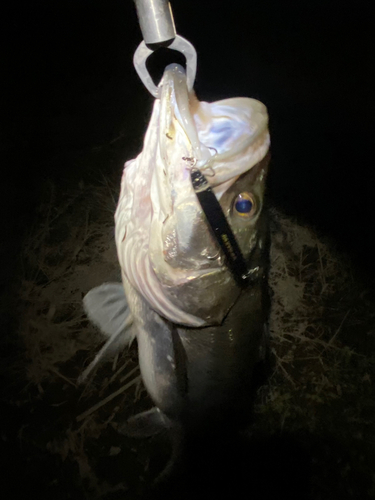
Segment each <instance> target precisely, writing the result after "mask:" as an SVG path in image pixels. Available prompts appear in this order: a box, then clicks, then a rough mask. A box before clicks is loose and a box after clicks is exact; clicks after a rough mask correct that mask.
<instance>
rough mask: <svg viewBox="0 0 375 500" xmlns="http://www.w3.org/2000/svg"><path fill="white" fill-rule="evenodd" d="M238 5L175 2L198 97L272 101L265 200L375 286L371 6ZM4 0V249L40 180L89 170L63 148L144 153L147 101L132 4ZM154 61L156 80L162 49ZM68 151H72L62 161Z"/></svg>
mask: <svg viewBox="0 0 375 500" xmlns="http://www.w3.org/2000/svg"><path fill="white" fill-rule="evenodd" d="M244 5H245V4H244V2H242V1H237V0H234V1H232V2H217V1H210V0H208V1H207V0H206V1H205V2H186V1H181V0H175V1H174V2H173V11H174V18H175V22H176V29H177V32H178V33H179V34H181V35H182V36H184V37H185V38H187V39H188V40H190V41H191V42H192V43H193V44H194V46H195V48H196V50H197V53H198V72H197V78H196V85H195V88H196V92H197V95H198V97H199V98H200V99H201V100H208V101H213V100H217V99H221V98H226V97H234V96H248V97H254V98H257V99H259V100H261V101H263V102H264V103H265V104H266V105H267V107H268V110H269V115H270V128H271V138H272V158H273V160H272V169H271V173H270V177H269V182H268V193H269V197H270V199H271V202H273V203H274V204H276V205H277V206H278V207H280V208H282V209H283V210H285V211H286V212H287V213H289V214H292V215H295V216H297V217H299V218H302V219H304V220H306V221H307V222H309V223H312V224H313V225H315V226H316V227H318V228H319V229H320V230H321V231H322V232H324V233H326V234H328V235H330V236H331V237H332V238H333V239H334V240H335V241H336V242H337V246H338V248H339V249H340V250H341V251H343V252H347V253H349V254H350V255H351V256H352V257H353V259H354V261H355V263H356V264H357V265H358V267H359V268H360V270H361V271H362V273H363V275H364V276H365V277H366V278H368V279H369V283H371V281H372V278H373V277H374V269H375V266H374V259H373V251H372V243H371V242H372V239H373V238H372V234H373V228H374V224H373V217H372V215H371V214H372V210H371V206H372V199H373V190H374V177H373V167H372V163H373V160H372V154H371V153H372V142H373V137H374V105H375V104H374V98H373V76H374V73H373V55H374V53H373V46H374V44H373V34H372V28H373V26H372V22H371V19H372V15H371V11H370V2H359V3H358V2H357V3H355V4H348V3H346V4H345V3H342V2H341V3H340V2H333V1H332V0H329V1H326V2H320V1H318V2H306V1H298V2H297V1H294V2H274V1H268V0H262V1H261V2H247V3H246V7H245V8H244ZM8 9H9V10H8V12H5V15H3V16H2V21H1V22H2V29H1V31H2V36H3V38H4V43H3V50H5V63H4V59H3V71H2V75H3V76H2V80H3V81H2V84H3V85H4V84H5V90H3V91H2V93H1V99H2V109H3V112H2V122H3V123H2V125H3V138H2V152H1V155H2V183H1V187H2V190H1V191H2V194H1V199H2V202H3V203H4V208H3V214H4V213H6V214H7V217H6V221H5V224H6V228H5V229H4V230H3V235H6V238H5V242H6V246H7V247H8V250H9V248H14V245H13V242H12V237H15V236H17V235H18V234H19V233H20V231H22V226H23V224H27V223H28V222H29V221H28V216H29V215H30V214H31V213H32V212H33V210H34V208H35V206H36V204H37V203H38V186H39V185H40V183H41V181H42V180H43V179H46V178H52V179H54V180H56V181H57V182H60V181H61V182H64V183H65V182H69V179H70V178H71V179H72V182H77V177H79V176H80V175H81V176H82V177H83V176H85V175H86V176H87V175H88V176H89V173H88V172H81V173H79V172H76V168H75V166H74V162H73V163H71V162H70V161H69V155H68V154H67V152H69V151H74V150H76V151H77V150H82V149H84V148H90V147H95V146H100V145H102V144H105V143H108V142H109V141H111V140H113V139H114V138H115V137H117V136H118V135H119V134H120V132H121V133H122V134H123V137H122V142H123V158H119V161H118V163H117V164H116V165H115V166H112V168H118V169H121V163H122V162H123V161H125V160H126V159H129V158H131V157H133V156H134V155H135V154H136V153H137V152H138V151H139V150H140V147H141V143H142V139H143V134H144V131H145V127H146V123H147V120H148V117H149V114H150V109H151V104H152V98H151V96H150V95H148V92H147V91H146V89H145V88H144V87H143V85H142V83H141V82H140V81H139V79H138V77H137V75H136V73H135V71H134V69H133V66H132V57H133V54H134V51H135V49H136V47H137V45H138V44H139V42H140V40H141V33H140V30H139V27H138V23H137V18H136V14H135V9H134V5H133V2H132V1H131V0H123V1H122V2H121V1H109V2H108V1H106V2H104V1H103V2H101V1H93V2H87V1H84V0H81V1H79V2H71V1H69V0H68V1H64V2H62V1H57V2H53V3H52V4H51V3H47V2H42V1H37V2H33V4H32V5H31V4H30V3H26V2H25V3H17V4H14V6H13V7H8ZM153 59H154V62H155V66H156V69H155V70H154V72H153V74H154V75H155V77H156V78H157V77H158V75H159V74H160V71H161V69H162V68H163V67H164V66H163V62H164V58H163V55H161V56H160V57H159V60H158V57H157V54H155V56H154V58H153ZM167 60H168V61H169V59H168V57H167ZM151 65H152V61H151ZM158 69H159V72H158ZM4 109H5V112H4ZM124 130H126V134H125V135H124ZM64 153H65V157H66V161H64V160H61V159H60V160H59V161H57V162H56V161H55V158H56V156H58V155H60V158H61V157H63V156H64ZM108 168H110V166H109V165H103V169H104V170H106V169H108ZM2 222H3V223H4V220H3V221H2ZM11 253H12V254H13V253H14V251H11Z"/></svg>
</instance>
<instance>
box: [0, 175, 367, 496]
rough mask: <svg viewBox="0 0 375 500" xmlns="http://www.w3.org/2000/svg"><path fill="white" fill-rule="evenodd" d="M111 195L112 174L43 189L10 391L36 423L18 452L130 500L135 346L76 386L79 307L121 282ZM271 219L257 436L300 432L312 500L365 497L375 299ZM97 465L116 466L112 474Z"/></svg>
mask: <svg viewBox="0 0 375 500" xmlns="http://www.w3.org/2000/svg"><path fill="white" fill-rule="evenodd" d="M117 190H118V186H117V187H116V185H115V182H114V181H112V180H111V179H110V178H109V177H104V176H103V179H101V181H100V182H99V183H97V184H96V185H95V186H94V185H85V184H84V183H83V182H82V183H79V184H78V186H77V187H76V188H74V189H69V190H66V191H64V192H59V191H58V189H57V188H56V186H54V185H53V184H51V183H50V184H47V186H46V192H45V196H44V201H43V203H42V204H41V205H40V207H39V210H38V213H37V214H36V218H35V224H34V226H33V227H32V228H31V229H30V232H29V235H28V238H27V239H26V241H25V245H24V251H23V255H22V259H21V263H20V267H19V283H20V287H19V294H18V318H19V328H18V334H19V340H20V345H21V346H22V350H21V351H20V354H19V356H18V357H17V358H16V359H15V362H14V365H13V366H11V367H10V368H9V370H10V372H11V373H12V377H13V379H14V380H17V381H18V386H17V387H18V388H19V389H17V390H15V389H14V386H13V385H11V386H10V388H9V390H8V394H7V396H6V400H7V403H8V404H10V405H12V406H14V407H17V408H21V409H25V412H26V414H27V415H29V416H30V418H29V417H25V419H24V420H25V422H24V423H23V425H22V426H21V428H20V429H19V430H18V438H17V440H16V443H17V444H16V446H26V447H29V448H28V449H29V451H28V454H29V455H28V456H29V457H31V458H30V460H31V459H34V460H39V461H40V463H41V464H43V463H44V461H48V460H49V458H48V457H49V456H51V455H54V456H57V457H59V460H61V463H62V464H63V466H62V467H65V469H66V470H67V471H68V472H67V474H68V476H69V481H70V484H71V488H73V489H74V491H76V492H79V494H80V495H81V498H104V497H106V498H107V495H108V498H115V497H113V495H116V494H117V493H118V494H119V495H121V494H123V491H128V494H129V495H130V496H129V498H130V497H133V498H136V497H137V495H138V494H139V490H140V489H142V484H144V481H146V479H145V478H146V476H147V467H148V445H147V444H145V443H138V444H134V443H127V441H126V440H125V441H121V442H122V443H123V444H122V445H121V446H119V444H118V443H119V441H118V437H117V434H116V429H117V426H118V422H121V421H123V420H124V419H125V418H126V417H127V416H128V415H130V414H133V413H135V412H136V411H139V410H142V409H146V408H148V407H149V405H150V402H149V400H148V399H147V396H146V394H145V391H144V389H143V386H142V384H141V381H140V378H139V372H138V363H137V352H136V346H135V345H133V346H132V347H130V348H129V349H127V350H125V351H124V352H123V353H121V354H120V355H118V356H117V357H116V358H115V359H114V360H109V361H108V362H107V363H104V364H103V365H102V366H101V367H100V368H99V370H98V372H97V374H96V375H95V376H94V377H93V378H92V379H91V381H90V383H88V384H87V385H86V386H85V387H83V388H82V387H78V386H77V379H78V376H79V375H80V373H81V372H82V371H83V369H84V368H85V367H86V366H87V364H88V363H89V362H90V361H91V360H92V359H93V357H94V356H95V354H96V352H97V350H98V349H99V347H100V345H101V344H102V342H103V339H102V338H101V336H100V334H99V333H98V332H97V331H96V329H95V328H94V327H93V326H92V325H91V324H90V323H89V322H88V321H87V319H86V317H85V315H84V313H83V310H82V297H83V296H84V295H85V294H86V293H87V292H88V291H89V290H90V289H91V288H93V287H94V286H97V285H99V284H101V283H102V282H105V281H111V280H116V281H117V280H119V269H118V264H117V257H116V249H115V242H114V235H113V213H114V209H115V205H116V197H117ZM271 220H272V248H271V272H270V285H271V288H272V294H273V300H272V304H273V306H272V314H271V323H270V326H271V334H272V340H271V349H272V353H273V358H274V364H273V369H272V373H271V375H270V377H269V380H268V383H267V384H266V385H265V386H263V387H261V388H260V390H259V392H258V397H257V400H256V404H255V414H254V422H253V424H252V427H251V433H252V434H253V435H259V436H273V435H283V434H285V435H289V434H292V435H294V436H297V439H298V440H299V442H300V443H301V444H302V446H306V447H308V449H309V450H310V453H311V456H312V463H313V469H312V486H311V487H312V491H313V498H316V499H320V498H322V499H323V498H327V499H328V498H329V499H333V498H339V497H340V498H360V497H361V498H366V497H368V498H371V496H374V495H375V475H374V472H373V469H372V464H373V463H375V453H374V444H375V430H374V423H375V403H374V401H375V397H374V396H375V394H374V386H373V381H374V377H375V368H374V367H375V342H374V337H375V335H374V332H375V328H374V316H375V311H374V307H373V304H372V303H371V301H370V299H368V298H367V295H366V290H365V289H364V288H363V286H362V285H361V283H360V282H358V280H357V279H356V277H355V272H354V271H353V269H352V267H351V265H350V262H349V261H348V260H347V259H346V258H345V257H343V256H342V255H339V253H338V252H337V251H336V250H335V249H334V248H333V246H332V244H331V243H329V242H327V241H325V240H324V239H323V238H321V237H319V236H318V235H317V234H316V233H315V232H314V231H313V230H312V229H309V228H307V227H304V226H303V225H301V224H299V223H297V222H296V221H293V220H292V219H291V218H288V217H286V216H284V215H283V214H281V213H280V212H278V211H276V210H271ZM4 432H6V430H5V431H4ZM316 443H320V444H316ZM327 443H329V444H327ZM36 450H37V451H36ZM26 455H27V453H26ZM103 461H104V462H105V463H106V461H110V462H111V464H112V465H111V466H110V467H109V468H110V469H111V474H109V476H111V477H110V479H111V480H109V479H108V470H109V469H108V467H107V468H104V469H105V470H103V468H101V466H100V464H101V463H102V462H103ZM68 463H69V464H70V466H68ZM114 464H115V465H114ZM124 464H125V465H126V467H125V468H124ZM71 466H72V467H73V468H72V467H71ZM327 471H329V473H328V472H327ZM55 476H56V473H55V471H52V472H51V473H50V476H48V474H47V477H46V478H45V481H46V488H47V489H48V488H49V489H48V491H49V494H50V495H51V494H54V492H55V491H57V490H58V487H59V485H60V482H59V481H62V479H61V478H60V479H59V478H58V477H55ZM359 484H360V486H359ZM54 488H55V490H54ZM116 492H117V493H116ZM72 495H73V493H72ZM111 495H112V496H111ZM132 495H133V496H132ZM363 495H365V496H363ZM73 496H74V495H73ZM66 498H68V497H66ZM116 498H117V497H116ZM119 498H120V496H119ZM137 498H138V497H137Z"/></svg>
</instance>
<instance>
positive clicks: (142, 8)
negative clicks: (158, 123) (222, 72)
mask: <svg viewBox="0 0 375 500" xmlns="http://www.w3.org/2000/svg"><path fill="white" fill-rule="evenodd" d="M135 4H136V7H137V14H138V19H139V24H140V26H141V31H142V35H143V41H142V42H141V43H140V45H139V46H138V48H137V50H136V51H135V54H134V58H133V63H134V68H135V70H136V72H137V73H138V76H139V78H140V79H141V80H142V82H143V84H144V86H145V87H146V88H147V90H148V91H149V92H150V93H151V94H152V95H153V96H154V97H156V98H159V97H160V96H159V88H158V87H157V86H156V85H155V83H154V82H153V80H152V78H151V76H150V74H149V72H148V71H147V68H146V60H147V58H148V57H149V56H150V55H151V54H152V53H153V52H154V51H155V50H157V49H158V48H159V47H162V46H167V47H168V48H169V49H173V50H177V51H178V52H181V53H182V54H183V55H184V56H185V59H186V81H187V87H188V90H189V92H190V91H191V90H192V89H193V85H194V80H195V75H196V72H197V53H196V51H195V48H194V47H193V45H192V44H191V43H190V42H188V41H187V40H185V38H183V37H182V36H179V35H176V30H175V26H174V21H173V15H172V10H171V7H170V4H169V2H168V1H167V0H135Z"/></svg>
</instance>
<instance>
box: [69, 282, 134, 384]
mask: <svg viewBox="0 0 375 500" xmlns="http://www.w3.org/2000/svg"><path fill="white" fill-rule="evenodd" d="M83 306H84V309H85V312H86V314H87V316H88V318H89V319H90V321H91V322H92V323H93V324H94V325H96V326H97V327H98V328H99V329H100V331H101V332H102V333H103V334H104V335H105V336H106V337H108V340H107V342H106V343H105V344H104V346H103V347H102V348H101V349H100V351H99V352H98V354H97V355H96V356H95V358H94V360H93V361H92V362H91V363H90V364H89V366H88V367H87V368H86V370H85V371H84V372H83V373H82V374H81V375H80V377H79V378H78V383H79V384H81V383H82V382H84V381H85V380H86V379H87V377H88V376H89V375H90V373H92V371H93V370H94V369H95V368H96V366H97V365H98V363H99V362H100V361H102V360H103V359H105V358H106V357H107V356H109V355H111V354H114V353H116V352H118V351H119V350H121V349H122V348H123V347H124V346H125V345H127V344H130V343H131V342H132V340H133V339H134V332H133V329H132V328H131V326H132V322H133V318H132V316H131V313H130V310H129V308H128V304H127V301H126V297H125V292H124V288H123V286H122V284H121V283H104V284H103V285H100V286H98V287H96V288H93V289H92V290H90V291H89V292H88V293H87V294H86V296H85V297H84V299H83Z"/></svg>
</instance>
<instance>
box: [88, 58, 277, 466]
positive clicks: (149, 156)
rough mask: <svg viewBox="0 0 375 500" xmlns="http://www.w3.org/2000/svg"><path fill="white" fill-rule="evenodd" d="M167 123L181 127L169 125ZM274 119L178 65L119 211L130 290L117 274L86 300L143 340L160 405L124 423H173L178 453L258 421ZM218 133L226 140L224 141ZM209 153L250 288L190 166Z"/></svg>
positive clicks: (205, 165)
mask: <svg viewBox="0 0 375 500" xmlns="http://www.w3.org/2000/svg"><path fill="white" fill-rule="evenodd" d="M223 110H225V115H224V116H223ZM223 121H224V122H227V123H223ZM166 123H168V130H170V129H171V128H173V135H171V134H166V133H165V130H167V129H166V127H165V124H166ZM171 124H172V127H171ZM267 126H268V116H267V111H266V108H265V106H264V105H263V104H261V103H259V101H256V100H254V99H246V98H238V99H226V100H225V101H219V102H218V103H202V105H200V103H199V101H198V100H197V99H196V97H195V95H194V93H193V91H190V92H189V91H188V88H187V84H186V76H185V72H184V70H183V68H181V67H180V66H178V65H171V66H169V67H167V68H166V70H165V72H164V77H163V80H162V82H161V84H160V99H159V100H158V101H156V102H155V105H154V110H153V114H152V117H151V120H150V125H149V128H148V131H147V133H146V136H145V141H144V145H143V151H142V152H141V154H140V155H139V156H138V157H137V158H136V160H132V161H130V162H127V163H126V165H125V169H124V174H123V179H122V183H121V193H120V198H119V203H118V206H117V210H116V214H115V222H116V245H117V251H118V257H119V263H120V266H121V270H122V277H123V286H124V290H125V294H124V293H123V291H120V290H119V288H118V285H117V286H108V284H107V285H103V286H106V289H105V290H106V293H107V294H112V296H111V297H110V298H108V297H107V299H106V300H103V286H102V287H98V288H97V289H94V290H92V291H90V292H89V294H88V296H89V297H90V300H87V299H86V300H85V309H86V312H87V314H88V316H89V318H91V319H92V320H93V321H94V322H95V324H97V325H99V326H100V325H101V321H100V316H101V314H102V315H103V317H105V321H106V323H105V325H106V331H105V333H106V335H107V336H109V337H110V338H109V340H108V342H110V341H111V336H113V335H115V334H116V335H117V336H118V335H119V324H121V316H119V315H121V314H123V321H124V323H123V324H124V325H125V326H124V331H123V337H124V338H127V339H131V338H133V337H135V338H136V339H137V342H138V354H139V364H140V370H141V374H142V378H143V382H144V385H145V387H146V389H147V391H148V394H149V395H150V397H151V399H152V401H153V402H154V404H155V407H154V409H150V410H148V411H146V412H143V413H141V414H139V415H135V416H133V417H131V418H130V419H129V420H128V421H127V422H126V423H125V424H124V426H123V427H122V430H121V432H123V433H125V434H127V435H128V436H133V437H142V436H143V437H147V436H150V435H153V434H155V433H157V432H160V431H161V430H162V429H165V428H167V429H170V431H171V435H172V436H174V438H175V440H174V445H173V446H172V459H174V458H175V457H176V449H177V447H178V446H180V444H181V442H182V441H183V440H181V433H182V434H183V435H190V436H191V435H194V434H201V433H202V432H203V433H204V434H206V433H208V432H214V431H218V430H219V431H220V433H222V432H224V431H225V430H232V429H233V428H237V427H238V426H239V425H243V424H245V423H246V422H247V421H248V419H249V412H250V409H251V402H252V399H251V394H252V389H253V373H254V370H255V369H256V366H257V364H258V363H259V362H261V361H263V360H264V357H265V352H266V350H267V345H268V316H269V311H270V299H269V293H268V266H269V229H268V216H267V212H266V210H265V209H264V202H263V198H264V190H265V181H266V177H267V169H268V163H269V154H268V149H269V134H268V128H267ZM232 132H233V134H232ZM225 134H226V135H225ZM191 135H193V137H192V141H193V142H194V145H193V144H192V142H191V141H190V136H191ZM218 143H220V144H221V145H222V147H223V148H224V149H222V150H221V151H215V150H213V148H211V145H212V144H218ZM197 144H198V146H197ZM197 147H199V149H200V151H197ZM160 151H164V152H165V154H160ZM194 155H196V156H194ZM198 156H199V157H198ZM198 162H199V168H200V169H201V171H202V172H211V174H212V175H211V177H210V176H207V177H206V179H207V181H208V183H210V185H211V186H212V187H213V186H215V189H214V190H212V191H211V195H212V196H214V197H215V196H216V198H215V204H216V205H217V207H218V209H219V211H220V210H221V212H222V217H224V219H225V224H226V226H225V227H227V228H228V230H229V231H230V232H231V235H232V237H233V239H234V240H235V242H236V248H237V247H238V251H239V252H240V253H241V256H242V258H243V264H244V266H246V268H247V270H249V272H250V273H251V279H250V280H249V282H248V284H247V285H248V286H246V287H245V288H242V287H240V286H238V283H237V281H236V279H235V278H234V276H233V274H232V272H231V269H230V266H228V261H227V260H226V257H225V254H223V251H222V249H221V248H220V246H219V245H218V243H217V241H216V239H215V234H214V232H215V231H213V230H212V227H211V226H210V224H209V221H208V220H207V218H206V215H205V214H204V212H203V210H202V206H201V204H200V203H199V199H198V197H197V193H196V192H195V191H194V187H193V185H192V182H191V178H190V173H191V169H192V165H194V164H198ZM186 173H188V174H189V175H186ZM166 177H167V178H168V182H165V178H166ZM148 193H151V194H150V195H149V194H148ZM214 193H215V194H214ZM219 193H220V194H219ZM242 194H243V195H244V196H246V197H247V198H246V199H250V200H252V202H251V203H250V204H249V206H251V207H252V208H251V211H249V214H248V215H247V214H246V213H244V212H243V211H242V212H241V213H240V212H237V211H236V206H235V200H236V199H237V198H238V196H239V195H242ZM160 200H163V203H162V204H161V203H160ZM139 203H141V204H142V206H141V207H139V208H140V209H139V210H138V208H137V207H138V204H139ZM163 207H164V208H163ZM253 207H255V208H253ZM187 209H188V211H189V212H188V213H189V214H191V216H189V217H186V216H185V215H186V211H187ZM163 210H168V211H170V213H164V212H163ZM125 228H126V230H125ZM179 238H180V239H179ZM170 249H173V255H172V254H168V252H170ZM95 297H97V298H98V300H95ZM116 301H119V302H120V304H119V306H118V307H117V308H114V309H115V310H116V311H118V314H117V313H116V314H117V315H116V317H115V318H113V325H116V328H115V326H113V327H111V325H110V324H108V311H106V310H105V308H106V307H107V306H108V304H111V306H112V309H113V304H115V303H116ZM101 308H103V311H102V312H101ZM125 316H126V317H125ZM98 317H99V319H98ZM130 317H131V320H130V319H129V318H130ZM125 321H126V323H125ZM126 325H127V326H126ZM129 329H131V335H129ZM173 429H178V430H179V433H177V434H178V435H179V437H178V438H176V433H175V432H174V431H173ZM176 443H178V444H176ZM167 468H168V470H169V468H170V467H167Z"/></svg>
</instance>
